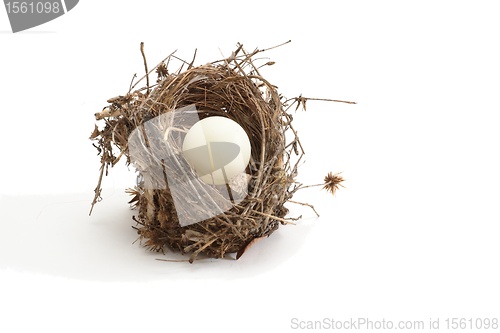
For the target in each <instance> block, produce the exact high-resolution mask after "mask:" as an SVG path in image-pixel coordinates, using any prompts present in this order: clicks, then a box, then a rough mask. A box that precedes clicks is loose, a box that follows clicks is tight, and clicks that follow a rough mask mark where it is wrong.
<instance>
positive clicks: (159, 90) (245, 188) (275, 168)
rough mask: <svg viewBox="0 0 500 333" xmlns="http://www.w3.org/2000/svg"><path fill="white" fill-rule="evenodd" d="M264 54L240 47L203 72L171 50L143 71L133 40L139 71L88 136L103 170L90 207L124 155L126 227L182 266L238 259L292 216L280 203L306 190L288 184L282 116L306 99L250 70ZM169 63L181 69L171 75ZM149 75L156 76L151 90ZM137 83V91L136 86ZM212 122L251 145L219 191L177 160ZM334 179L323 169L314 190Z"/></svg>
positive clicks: (293, 145)
mask: <svg viewBox="0 0 500 333" xmlns="http://www.w3.org/2000/svg"><path fill="white" fill-rule="evenodd" d="M263 51H266V50H262V49H258V50H255V51H253V52H247V51H245V49H244V48H243V47H242V45H240V44H238V47H237V49H236V50H235V51H234V52H233V53H232V55H231V56H230V57H229V58H226V59H222V60H219V61H215V62H212V63H208V64H205V65H202V66H194V65H193V63H194V59H193V61H191V62H187V61H184V60H182V59H179V58H178V57H176V56H175V53H173V54H170V55H169V56H168V57H167V58H166V59H164V60H163V61H162V62H160V63H159V64H158V65H157V66H155V67H154V68H153V69H151V70H148V67H147V62H146V57H145V56H144V49H143V44H142V43H141V52H142V55H143V57H144V66H145V69H146V75H145V76H144V77H142V78H141V79H139V80H138V81H137V82H135V84H134V85H132V84H131V87H130V89H129V91H128V92H127V93H126V94H125V95H123V96H118V97H114V98H111V99H109V100H108V103H109V105H107V106H106V107H105V108H104V109H103V110H102V111H101V112H99V113H97V114H96V119H97V123H96V126H95V129H94V132H93V133H92V135H91V139H92V140H93V141H94V146H95V147H96V148H97V149H98V152H99V156H100V158H101V169H100V177H99V182H98V185H97V187H96V189H95V198H94V201H93V203H92V208H93V207H94V204H95V203H96V202H98V201H100V199H101V183H102V179H103V175H107V174H108V171H109V167H112V166H114V165H116V163H117V162H118V161H119V160H120V159H121V158H123V157H125V158H126V159H127V164H131V165H133V166H134V167H135V168H136V169H137V172H138V174H139V177H138V182H137V185H136V186H135V187H134V188H132V189H129V190H128V192H129V193H130V194H131V195H132V196H133V198H132V200H131V201H130V203H131V204H132V206H133V207H135V208H137V209H138V214H137V215H136V216H134V217H133V218H134V220H135V222H136V223H137V224H136V225H135V226H134V228H135V229H136V230H137V232H138V234H139V238H140V240H141V243H142V244H143V245H145V246H146V247H147V248H149V249H151V250H153V251H162V252H163V251H164V250H165V249H166V248H167V247H168V248H170V249H171V250H174V251H180V252H181V253H183V254H184V253H186V254H190V258H189V261H190V262H192V261H193V260H195V259H196V258H197V256H198V255H200V254H203V255H205V256H208V257H215V258H222V257H224V256H225V255H226V254H229V253H237V255H236V258H239V257H240V256H241V254H242V253H243V252H244V251H245V249H246V248H247V246H248V245H249V244H251V243H252V241H253V240H255V239H260V238H262V237H266V236H269V235H270V234H271V233H273V232H274V231H275V230H276V229H278V227H279V226H280V225H282V224H288V223H290V222H291V221H292V220H294V219H293V218H290V217H287V213H288V209H287V208H286V207H285V203H287V202H291V199H292V197H293V195H294V193H296V191H297V190H299V189H302V188H305V187H309V186H303V184H300V183H298V182H297V181H296V176H297V171H298V170H297V168H298V165H299V163H300V161H301V159H302V157H303V154H304V150H303V148H302V145H301V143H300V140H299V138H298V136H297V132H296V131H295V129H294V127H293V125H292V115H291V114H290V113H289V110H290V109H291V108H292V107H293V106H295V110H297V109H298V108H299V107H300V106H302V107H304V108H305V102H306V100H307V98H304V97H296V98H291V99H286V98H284V97H283V96H282V95H280V94H279V93H278V91H277V88H276V86H274V85H273V84H271V83H270V82H268V81H267V80H266V79H265V78H264V77H263V76H262V75H261V74H260V70H261V67H263V66H270V65H273V64H274V63H273V62H266V63H263V64H260V66H258V65H257V64H256V60H255V56H256V55H257V54H259V53H261V52H263ZM195 55H196V53H195ZM175 61H177V62H178V63H179V62H180V65H179V66H180V68H178V69H177V70H176V71H174V72H171V71H170V67H172V63H174V62H175ZM261 61H262V60H261ZM153 71H155V73H156V76H157V80H156V83H154V84H150V82H149V75H153V74H152V72H153ZM134 78H135V76H134ZM140 82H142V83H143V85H144V86H143V87H141V88H137V89H136V88H135V87H136V86H137V85H138V84H139V83H140ZM213 116H219V117H225V118H229V119H231V120H233V121H235V122H236V123H237V124H239V125H240V126H241V127H242V128H243V130H244V131H245V133H246V134H247V136H248V138H249V141H250V146H251V154H250V161H249V163H248V165H247V167H246V169H245V171H244V172H243V173H242V174H241V175H239V176H238V177H234V178H232V179H231V180H230V181H229V182H228V183H227V184H223V185H217V184H215V185H214V184H210V183H206V182H205V181H203V180H201V179H200V177H198V176H197V174H196V172H194V171H193V170H192V168H191V167H190V165H189V163H187V161H186V159H185V158H184V157H183V154H182V142H183V139H184V137H185V136H186V132H187V131H188V130H189V129H190V128H191V127H192V126H193V125H194V124H195V123H196V122H197V121H200V120H202V119H205V118H208V117H213ZM98 125H99V126H98ZM221 130H224V129H221ZM341 181H342V178H341V177H340V176H339V175H338V174H332V173H329V174H328V175H327V176H326V177H325V181H324V183H322V184H318V185H322V186H323V187H324V188H326V189H327V190H329V191H331V192H332V193H333V192H334V191H335V190H336V189H337V187H338V186H339V185H340V183H341ZM228 194H229V195H228ZM306 205H308V206H310V207H311V208H313V207H312V206H311V205H309V204H306ZM313 209H314V208H313Z"/></svg>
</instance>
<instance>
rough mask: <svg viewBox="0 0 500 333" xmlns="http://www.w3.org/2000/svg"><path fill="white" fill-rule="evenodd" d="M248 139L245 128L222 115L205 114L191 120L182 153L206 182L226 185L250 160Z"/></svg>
mask: <svg viewBox="0 0 500 333" xmlns="http://www.w3.org/2000/svg"><path fill="white" fill-rule="evenodd" d="M250 153H251V147H250V140H249V139H248V135H247V134H246V132H245V130H244V129H243V128H242V127H241V126H240V125H239V124H238V123H237V122H235V121H233V120H231V119H229V118H225V117H219V116H214V117H208V118H205V119H202V120H200V121H198V122H197V123H195V124H194V125H193V126H192V127H191V128H190V129H189V131H188V132H187V134H186V136H185V138H184V142H183V143H182V154H183V156H184V158H185V159H186V160H187V161H188V163H189V164H190V165H191V167H192V168H193V169H194V171H195V172H196V174H197V175H198V176H199V177H200V178H201V179H202V180H203V181H204V182H206V183H208V184H215V185H223V184H229V182H230V181H231V178H233V177H235V176H238V175H241V174H242V173H243V172H244V171H245V169H246V167H247V165H248V162H249V161H250Z"/></svg>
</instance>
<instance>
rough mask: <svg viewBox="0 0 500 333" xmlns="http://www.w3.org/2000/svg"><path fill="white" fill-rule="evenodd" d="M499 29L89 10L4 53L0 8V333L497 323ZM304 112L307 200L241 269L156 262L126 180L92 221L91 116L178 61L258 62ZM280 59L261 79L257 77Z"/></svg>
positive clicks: (227, 264)
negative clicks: (254, 57)
mask: <svg viewBox="0 0 500 333" xmlns="http://www.w3.org/2000/svg"><path fill="white" fill-rule="evenodd" d="M499 32H500V20H498V10H497V4H496V2H495V1H474V2H473V1H328V2H327V1H307V2H288V3H285V2H282V3H277V2H271V1H251V2H236V1H190V2H185V3H182V2H180V1H163V2H159V1H152V0H151V1H140V2H139V1H136V2H135V4H132V2H124V1H94V2H91V1H81V2H80V3H79V4H78V5H77V6H76V7H75V8H74V9H73V10H72V11H70V12H69V13H68V14H67V15H65V16H63V17H61V18H58V19H56V20H54V21H52V22H49V23H47V24H44V25H42V26H39V27H36V28H33V29H31V30H29V31H26V32H21V33H17V34H12V33H11V32H10V26H9V23H8V18H7V15H6V13H5V11H4V10H3V9H2V10H0V45H1V46H0V48H1V55H0V57H1V58H0V59H1V61H0V96H1V100H0V112H1V119H2V125H3V126H2V130H1V131H0V148H1V154H2V157H1V163H0V176H1V179H2V180H1V185H0V236H1V240H0V331H5V332H28V331H29V332H39V331H40V332H42V331H43V332H107V331H115V332H148V331H152V330H154V331H155V332H181V331H183V332H195V331H198V332H200V331H205V330H208V331H219V332H257V331H263V330H265V331H268V332H271V331H274V332H288V331H294V330H293V329H292V318H297V319H298V320H301V321H308V320H323V318H333V319H335V320H349V319H350V318H358V317H364V318H368V319H370V320H373V321H376V320H382V319H385V320H392V321H393V322H394V323H395V324H396V323H397V322H398V321H399V320H410V321H415V320H423V321H424V322H425V324H426V325H428V322H429V319H430V318H432V319H437V318H440V324H441V326H440V327H441V331H446V330H445V328H446V326H445V319H446V318H451V317H458V318H467V319H468V318H474V319H475V318H484V317H488V318H492V317H495V316H496V317H497V318H498V317H500V312H499V310H500V301H499V300H500V287H499V282H498V281H500V269H499V260H498V254H499V253H500V251H499V250H500V243H499V241H498V238H499V230H500V228H499V223H500V213H499V211H498V204H499V199H500V195H499V193H500V192H499V190H498V189H499V185H500V177H499V173H498V171H499V170H500V163H499V158H498V155H499V154H498V146H499V143H500V134H499V131H498V127H499V116H498V114H499V112H500V108H499V107H500V102H499V98H498V93H499V91H500V62H499V60H498V59H500V50H499V47H498V40H499ZM289 39H291V40H292V43H290V44H288V45H286V46H283V47H281V48H278V49H274V50H271V51H269V52H267V53H265V54H264V56H267V57H269V58H271V60H273V61H276V65H274V66H272V67H268V68H266V69H265V71H264V72H263V74H264V75H265V76H266V77H267V78H268V79H269V80H270V81H271V82H272V83H274V84H275V85H277V86H278V87H279V90H280V92H281V93H283V94H284V95H286V96H289V97H293V96H298V95H299V94H303V95H304V96H309V97H323V98H335V99H344V100H354V101H356V102H358V104H357V105H346V104H340V103H322V102H313V101H310V102H309V103H308V110H307V111H306V112H299V113H297V114H296V115H294V116H295V126H296V127H297V129H298V131H299V135H300V138H301V140H302V143H303V145H304V146H305V148H306V156H307V158H306V163H305V164H304V165H303V166H302V168H301V169H300V180H301V181H303V182H305V183H308V184H312V183H318V182H321V181H322V179H323V177H324V175H326V173H327V172H328V171H334V172H337V171H342V172H343V175H344V177H345V178H346V182H345V186H346V188H345V189H342V190H341V191H339V192H338V193H337V194H336V196H335V197H331V196H330V195H328V194H327V193H326V192H324V191H320V190H319V189H309V190H304V192H303V193H302V194H301V195H300V196H298V197H297V199H300V200H304V201H306V202H309V203H311V204H314V205H315V206H316V208H317V210H318V211H319V212H320V214H321V217H320V218H318V219H316V218H314V214H313V213H312V212H311V211H310V210H309V209H306V207H301V206H298V207H297V206H291V209H292V214H294V215H303V216H304V219H302V220H301V221H299V222H298V224H297V225H296V226H284V227H281V228H280V229H279V230H278V231H277V232H276V233H274V234H273V235H272V236H271V237H270V238H269V239H266V240H265V241H262V242H261V243H259V244H257V245H256V246H255V247H253V248H252V249H251V250H249V251H248V253H246V254H245V255H244V256H243V257H242V258H241V259H240V260H238V261H235V260H213V261H209V260H207V261H200V262H196V263H194V264H193V265H189V264H187V263H167V262H161V261H157V260H155V258H162V256H161V255H159V254H152V253H149V252H147V251H146V250H145V249H144V248H142V247H141V246H140V245H139V244H138V243H135V244H132V243H133V241H134V240H135V239H136V234H135V233H134V231H133V229H132V228H131V227H130V226H131V225H132V221H131V219H130V218H131V215H132V214H134V212H131V211H129V209H128V206H127V204H126V201H127V199H128V198H127V197H126V195H124V194H123V190H124V188H126V187H128V186H131V185H133V182H134V175H133V172H132V171H128V170H127V169H126V168H125V166H123V165H121V166H119V167H117V168H116V170H112V172H111V175H110V176H109V177H108V178H106V179H105V181H104V187H105V191H104V200H103V202H101V203H99V204H98V205H97V206H96V208H95V210H94V213H93V215H92V216H91V217H88V209H89V205H90V202H91V200H92V197H93V189H94V187H95V184H96V181H97V176H98V168H99V161H98V157H97V156H96V151H95V149H94V148H93V147H92V146H91V142H90V141H89V140H88V139H87V138H88V137H89V135H90V133H91V132H92V129H93V124H94V118H93V114H94V113H96V112H98V111H100V110H101V109H102V107H103V106H105V105H106V99H108V98H110V97H113V96H116V95H119V94H123V93H125V92H126V91H127V89H128V85H129V82H130V79H131V77H132V75H133V74H134V73H138V74H142V73H143V72H142V71H143V67H142V58H141V55H140V52H139V43H140V42H145V49H146V53H147V56H148V60H149V64H150V66H153V65H155V64H156V63H157V62H159V61H160V60H161V59H162V58H164V57H165V56H166V55H168V54H169V53H170V52H172V51H174V50H178V51H177V52H178V53H177V54H178V55H179V56H181V57H183V58H186V59H191V57H192V55H193V52H194V49H195V48H198V58H197V59H198V60H197V64H204V63H206V62H208V61H212V60H216V59H219V58H221V54H223V55H224V56H228V55H230V53H231V51H232V50H233V49H234V48H235V44H236V43H237V42H242V43H243V44H244V45H245V46H246V48H247V49H250V50H253V49H254V48H256V47H259V48H263V47H270V46H273V45H276V44H279V43H281V42H284V41H286V40H289ZM265 61H267V60H265Z"/></svg>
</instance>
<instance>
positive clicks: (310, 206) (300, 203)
mask: <svg viewBox="0 0 500 333" xmlns="http://www.w3.org/2000/svg"><path fill="white" fill-rule="evenodd" d="M288 202H291V203H294V204H297V205H302V206H307V207H309V208H311V209H312V210H313V211H314V213H315V214H316V216H317V217H319V214H318V212H317V211H316V209H315V208H314V206H313V205H311V204H308V203H305V202H299V201H294V200H288Z"/></svg>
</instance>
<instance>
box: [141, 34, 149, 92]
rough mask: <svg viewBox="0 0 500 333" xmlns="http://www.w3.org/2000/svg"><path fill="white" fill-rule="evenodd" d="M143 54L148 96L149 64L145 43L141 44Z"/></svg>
mask: <svg viewBox="0 0 500 333" xmlns="http://www.w3.org/2000/svg"><path fill="white" fill-rule="evenodd" d="M141 54H142V59H143V60H144V69H145V71H146V87H147V90H146V95H149V71H148V62H147V61H146V54H144V42H141Z"/></svg>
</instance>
